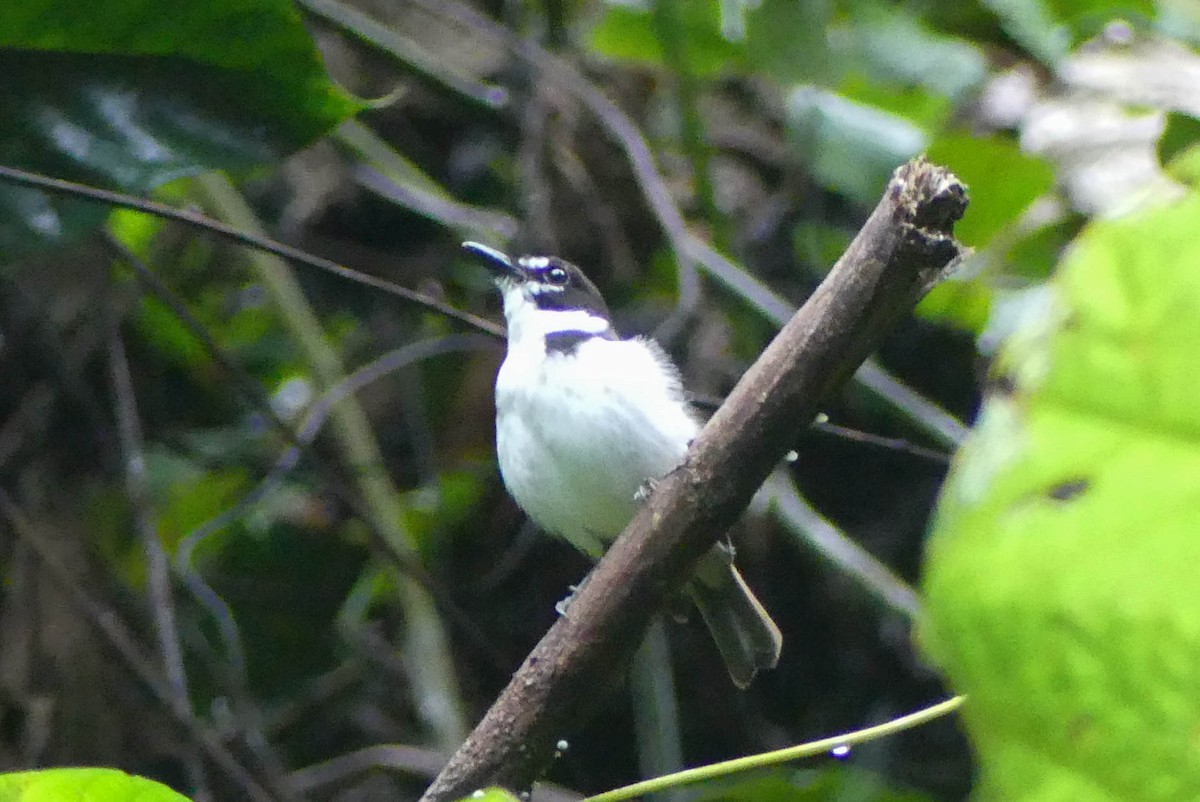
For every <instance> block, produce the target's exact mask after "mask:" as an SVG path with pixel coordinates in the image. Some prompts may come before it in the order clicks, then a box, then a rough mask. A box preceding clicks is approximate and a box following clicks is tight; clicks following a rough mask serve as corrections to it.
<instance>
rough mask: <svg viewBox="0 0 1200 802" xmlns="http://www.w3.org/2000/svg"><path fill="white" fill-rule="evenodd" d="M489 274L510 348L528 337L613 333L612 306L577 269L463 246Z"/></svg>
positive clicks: (551, 260)
mask: <svg viewBox="0 0 1200 802" xmlns="http://www.w3.org/2000/svg"><path fill="white" fill-rule="evenodd" d="M463 247H464V248H465V249H466V250H468V251H469V252H471V253H472V254H474V255H475V256H477V257H479V259H480V261H482V263H483V265H484V266H485V267H486V268H487V269H488V270H489V271H490V272H491V274H492V280H493V281H494V282H495V283H496V286H497V287H498V288H499V289H500V292H501V294H502V295H503V297H504V317H505V319H506V320H507V321H508V338H509V341H510V342H512V341H514V340H517V339H520V338H522V337H524V336H527V335H532V334H537V335H540V336H545V335H546V334H553V333H558V332H567V331H573V332H585V333H589V334H605V333H608V332H610V331H611V328H612V322H611V321H610V319H609V313H608V305H607V304H605V303H604V297H603V296H602V295H600V290H598V289H596V285H595V284H593V283H592V282H591V281H590V280H589V279H588V277H587V276H585V275H584V274H583V271H582V270H580V269H579V268H578V267H576V266H575V265H573V264H571V263H570V262H568V261H567V260H565V259H561V258H559V257H557V256H519V257H516V258H512V257H510V256H508V255H507V254H505V253H503V252H501V251H498V250H496V249H495V248H490V247H488V246H487V245H481V244H480V243H478V242H464V243H463Z"/></svg>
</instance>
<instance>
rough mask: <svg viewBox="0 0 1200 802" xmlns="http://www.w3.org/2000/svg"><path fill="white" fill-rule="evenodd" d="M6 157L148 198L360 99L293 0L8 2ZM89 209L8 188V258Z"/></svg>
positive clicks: (263, 148) (98, 213)
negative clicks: (165, 4) (336, 75)
mask: <svg viewBox="0 0 1200 802" xmlns="http://www.w3.org/2000/svg"><path fill="white" fill-rule="evenodd" d="M0 48H3V50H0V163H4V164H8V165H12V166H16V167H21V168H24V169H28V170H33V171H35V172H42V173H47V174H50V175H54V176H58V177H62V178H68V179H71V180H75V181H81V182H85V183H92V184H97V185H100V186H104V187H108V188H111V189H119V190H123V191H127V192H133V193H138V194H141V193H145V192H148V191H149V190H150V189H152V188H154V187H156V186H158V185H159V184H162V183H165V182H167V181H170V180H172V179H174V178H178V177H181V176H186V175H192V174H195V173H198V172H202V171H204V170H208V169H213V168H222V169H233V170H243V169H246V168H248V167H252V166H255V165H258V164H262V163H264V162H269V161H273V160H275V159H278V158H280V157H281V156H283V155H284V154H286V153H288V152H290V151H292V150H295V149H296V148H299V147H301V146H303V145H305V144H307V143H309V142H311V141H312V140H313V139H315V138H316V137H317V136H319V135H321V134H322V133H323V132H324V131H326V130H328V129H329V128H330V127H331V126H333V125H335V124H336V123H338V122H339V121H340V120H342V119H343V118H345V117H346V116H347V115H349V114H352V113H353V112H355V111H356V110H357V109H358V108H359V107H360V106H359V104H358V103H357V102H356V101H354V100H352V99H350V98H349V97H348V96H347V95H345V94H344V93H343V92H341V91H340V90H338V89H337V88H336V87H334V86H333V84H331V83H330V82H329V79H328V77H327V76H326V75H325V72H324V70H323V68H322V66H321V62H320V57H319V56H318V54H317V52H316V49H315V48H314V47H313V43H312V40H311V39H310V38H309V36H308V34H307V32H306V31H305V30H304V27H303V25H302V24H301V21H300V18H299V15H298V13H297V11H296V10H295V9H294V8H293V7H292V5H291V4H290V3H289V2H286V0H248V1H247V2H235V0H218V2H210V3H184V4H182V5H179V6H176V7H173V8H172V10H171V12H170V13H163V11H162V9H161V8H160V7H159V6H158V5H156V4H151V3H149V2H146V0H140V1H131V0H97V1H96V2H92V3H77V2H72V0H22V2H19V3H2V4H0ZM105 214H106V210H105V209H104V208H103V207H98V206H96V205H95V204H83V203H80V202H78V201H63V200H60V199H58V198H55V199H50V198H49V197H48V196H46V195H43V194H41V193H40V192H37V191H34V190H27V189H17V188H13V187H0V252H3V253H5V254H6V255H9V254H13V253H15V252H17V251H19V250H24V249H29V248H31V247H34V246H36V245H37V244H39V243H40V244H45V243H46V242H57V241H63V240H67V239H69V238H70V237H72V236H74V235H77V234H78V233H80V232H81V231H83V230H86V229H87V228H88V227H90V226H94V225H96V224H97V223H99V222H100V221H102V220H103V218H104V215H105Z"/></svg>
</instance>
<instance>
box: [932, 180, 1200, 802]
mask: <svg viewBox="0 0 1200 802" xmlns="http://www.w3.org/2000/svg"><path fill="white" fill-rule="evenodd" d="M1198 230H1200V196H1192V197H1190V198H1188V199H1187V200H1186V201H1185V202H1181V203H1177V204H1175V205H1172V206H1170V207H1160V208H1157V209H1154V210H1151V211H1146V212H1142V213H1140V214H1138V215H1136V216H1131V217H1129V218H1126V219H1122V220H1117V221H1105V222H1099V223H1096V224H1094V225H1093V226H1091V227H1090V228H1088V229H1087V230H1085V232H1084V233H1083V234H1082V235H1081V236H1080V237H1079V239H1078V240H1077V241H1076V243H1075V244H1074V246H1073V247H1072V249H1071V250H1070V251H1069V252H1068V255H1067V256H1066V258H1065V260H1064V262H1063V264H1062V265H1061V267H1060V269H1059V271H1058V273H1057V275H1056V276H1055V278H1054V279H1053V280H1052V282H1051V284H1050V286H1049V288H1048V290H1047V294H1046V296H1045V299H1044V300H1045V302H1044V303H1042V304H1040V305H1038V304H1033V305H1031V306H1030V307H1029V313H1028V319H1027V320H1026V321H1025V324H1024V325H1023V326H1021V327H1020V328H1019V330H1018V332H1017V333H1016V334H1015V335H1014V336H1013V337H1012V338H1011V339H1010V341H1009V342H1008V343H1007V344H1006V345H1005V347H1004V348H1003V350H1002V352H1001V354H1000V356H999V358H998V360H997V364H996V366H995V376H994V381H993V389H992V391H991V392H990V393H989V395H988V398H987V400H986V402H985V404H984V407H983V410H982V412H981V415H980V420H979V423H978V425H977V426H976V430H975V432H974V434H973V436H972V437H971V438H970V440H969V442H968V443H967V444H966V445H965V446H964V447H963V449H962V450H961V453H960V454H959V455H958V456H957V458H956V461H955V465H954V467H953V470H952V471H951V476H950V479H949V480H948V482H947V486H946V489H945V491H944V493H943V496H942V499H941V502H940V505H939V509H938V514H937V518H936V523H935V527H934V534H933V537H932V539H931V542H930V547H929V552H928V557H927V564H926V577H925V582H924V590H925V594H926V597H927V601H928V617H927V620H926V621H925V622H924V623H923V626H922V629H921V641H922V644H923V646H924V648H925V649H926V651H927V652H928V653H929V654H930V655H931V656H933V657H934V658H935V659H936V661H937V662H938V663H939V664H940V665H941V666H942V667H943V668H944V669H945V671H946V673H947V674H948V676H949V678H950V682H951V684H952V685H953V686H954V688H955V689H956V690H957V691H960V692H964V693H967V694H969V696H970V699H969V702H968V704H967V705H966V706H965V707H964V711H963V715H964V718H965V721H966V724H967V727H968V729H969V731H970V735H971V738H972V740H973V742H974V744H975V747H976V749H977V751H978V756H979V760H980V764H981V767H982V772H981V776H980V784H981V788H980V795H981V798H987V799H1003V800H1007V801H1008V802H1035V801H1036V800H1067V799H1069V800H1072V802H1154V801H1157V800H1162V802H1168V801H1169V802H1177V801H1178V800H1184V799H1200V592H1197V589H1198V587H1200V584H1198V582H1197V570H1198V568H1197V567H1198V566H1200V481H1198V480H1197V477H1200V403H1197V401H1198V399H1200V370H1197V354H1200V237H1197V231H1198Z"/></svg>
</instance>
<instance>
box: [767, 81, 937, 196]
mask: <svg viewBox="0 0 1200 802" xmlns="http://www.w3.org/2000/svg"><path fill="white" fill-rule="evenodd" d="M787 122H788V131H789V133H790V134H791V138H792V140H793V141H794V142H795V143H796V146H797V148H798V149H799V151H800V153H801V155H802V157H803V158H804V159H806V160H807V161H808V162H809V164H810V165H811V168H812V171H813V173H814V175H816V176H817V178H818V180H820V181H821V183H822V184H824V185H825V187H827V188H828V189H832V190H834V191H836V192H841V193H842V194H844V195H847V196H849V197H850V198H852V199H853V200H856V201H858V202H860V203H864V204H867V203H874V202H875V201H876V200H878V198H879V195H880V193H882V192H883V188H884V187H885V186H886V185H887V182H888V179H889V178H890V177H891V175H892V171H893V170H895V169H896V168H897V167H899V166H900V165H901V164H902V163H904V162H905V161H907V160H908V159H910V158H912V157H913V156H915V155H917V154H918V153H920V152H921V151H922V150H923V149H924V148H925V145H926V136H925V132H924V131H922V130H921V129H920V128H919V127H917V126H916V125H914V124H913V123H911V122H909V121H908V120H906V119H904V118H903V117H900V116H898V115H895V114H889V113H888V112H886V111H882V110H880V109H878V108H875V107H872V106H867V105H864V104H861V103H855V102H854V101H852V100H849V99H847V98H845V97H843V96H841V95H838V94H834V93H833V92H827V91H825V90H823V89H817V88H815V87H811V86H799V87H796V88H795V89H793V90H792V91H791V93H790V94H789V95H788V99H787Z"/></svg>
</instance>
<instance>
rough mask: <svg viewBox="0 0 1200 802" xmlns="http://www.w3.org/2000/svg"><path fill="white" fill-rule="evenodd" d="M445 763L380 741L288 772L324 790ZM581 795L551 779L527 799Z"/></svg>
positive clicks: (303, 784)
mask: <svg viewBox="0 0 1200 802" xmlns="http://www.w3.org/2000/svg"><path fill="white" fill-rule="evenodd" d="M444 765H446V755H445V754H443V753H441V752H438V751H436V750H433V749H428V748H426V747H423V746H409V745H405V744H379V745H377V746H368V747H366V748H364V749H359V750H357V751H354V752H347V753H346V754H344V755H338V756H337V757H335V758H331V759H329V760H326V761H324V762H323V763H316V764H314V765H312V766H306V767H304V768H302V769H297V770H296V771H294V772H292V774H291V775H290V776H289V778H288V779H289V781H290V783H291V785H292V787H293V788H295V789H297V790H300V791H306V792H308V791H327V790H328V789H329V787H330V786H334V785H344V784H346V783H348V782H351V781H353V780H355V779H356V778H357V777H358V776H359V775H362V774H367V773H368V772H372V771H395V772H403V773H405V774H410V775H412V776H414V777H433V776H436V775H437V773H438V772H439V771H440V770H441V768H442V766H444ZM581 798H582V797H581V795H580V794H577V793H575V792H574V791H568V790H567V789H566V788H563V787H561V786H558V785H555V784H553V783H540V784H539V785H538V787H537V788H535V789H534V791H533V796H532V797H531V799H530V802H580V799H581Z"/></svg>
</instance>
